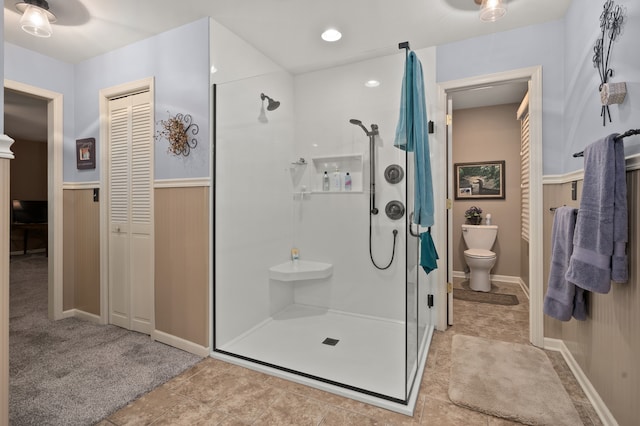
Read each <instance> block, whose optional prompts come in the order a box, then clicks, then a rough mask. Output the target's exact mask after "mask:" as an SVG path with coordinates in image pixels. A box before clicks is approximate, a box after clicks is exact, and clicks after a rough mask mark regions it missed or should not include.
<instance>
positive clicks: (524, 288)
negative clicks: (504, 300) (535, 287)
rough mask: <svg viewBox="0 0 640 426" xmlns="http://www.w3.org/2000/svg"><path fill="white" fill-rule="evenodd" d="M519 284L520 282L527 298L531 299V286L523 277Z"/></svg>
mask: <svg viewBox="0 0 640 426" xmlns="http://www.w3.org/2000/svg"><path fill="white" fill-rule="evenodd" d="M519 284H520V288H521V289H522V292H523V293H524V295H525V296H527V299H531V297H529V287H527V285H526V284H525V282H524V281H523V280H522V278H520V280H519Z"/></svg>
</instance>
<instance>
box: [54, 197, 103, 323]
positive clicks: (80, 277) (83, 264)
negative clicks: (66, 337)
mask: <svg viewBox="0 0 640 426" xmlns="http://www.w3.org/2000/svg"><path fill="white" fill-rule="evenodd" d="M63 204H64V205H63V210H64V213H63V214H64V225H63V227H64V231H63V232H64V248H63V250H64V266H63V270H64V272H63V273H64V297H63V310H65V311H68V310H70V309H77V310H79V311H83V312H86V313H88V314H93V315H98V316H99V315H100V204H99V203H96V202H94V201H93V190H92V189H77V190H70V189H65V190H64V192H63Z"/></svg>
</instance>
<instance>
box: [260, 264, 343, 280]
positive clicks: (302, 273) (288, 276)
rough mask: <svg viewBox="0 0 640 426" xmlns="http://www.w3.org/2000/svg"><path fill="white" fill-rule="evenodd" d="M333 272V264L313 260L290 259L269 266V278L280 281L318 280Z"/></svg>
mask: <svg viewBox="0 0 640 426" xmlns="http://www.w3.org/2000/svg"><path fill="white" fill-rule="evenodd" d="M332 274H333V265H332V264H330V263H324V262H314V261H311V260H290V261H288V262H284V263H281V264H279V265H276V266H272V267H271V268H269V278H271V279H272V280H278V281H304V280H318V279H322V278H328V277H330V276H331V275H332Z"/></svg>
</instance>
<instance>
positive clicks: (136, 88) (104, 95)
mask: <svg viewBox="0 0 640 426" xmlns="http://www.w3.org/2000/svg"><path fill="white" fill-rule="evenodd" d="M145 90H148V91H149V93H150V95H151V99H155V94H154V79H153V77H148V78H143V79H140V80H136V81H132V82H129V83H124V84H121V85H118V86H114V87H109V88H106V89H102V90H100V94H99V102H100V140H101V141H103V142H104V143H101V144H100V192H101V193H102V196H101V197H100V198H101V200H102V202H101V203H100V322H101V323H102V324H108V323H109V223H108V220H109V199H110V198H109V182H108V178H109V158H108V157H109V150H108V147H107V141H108V140H109V100H110V99H113V98H117V97H120V96H125V95H128V94H132V93H136V92H141V91H145ZM151 110H152V112H151V116H152V117H155V114H154V112H153V111H154V103H153V102H151ZM151 329H152V336H153V331H154V330H155V314H154V315H153V318H152V325H151Z"/></svg>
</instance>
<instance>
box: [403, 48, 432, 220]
mask: <svg viewBox="0 0 640 426" xmlns="http://www.w3.org/2000/svg"><path fill="white" fill-rule="evenodd" d="M394 146H396V147H397V148H400V149H402V150H405V151H407V152H414V164H415V185H414V219H413V221H414V222H415V223H416V224H418V225H422V226H424V227H427V226H431V225H433V184H432V178H431V160H430V159H429V132H428V127H427V107H426V103H425V96H424V80H423V74H422V64H421V63H420V61H419V60H418V57H417V56H416V54H415V52H411V53H409V55H408V56H407V60H406V62H405V68H404V77H403V79H402V94H401V101H400V118H399V120H398V125H397V127H396V137H395V141H394Z"/></svg>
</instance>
